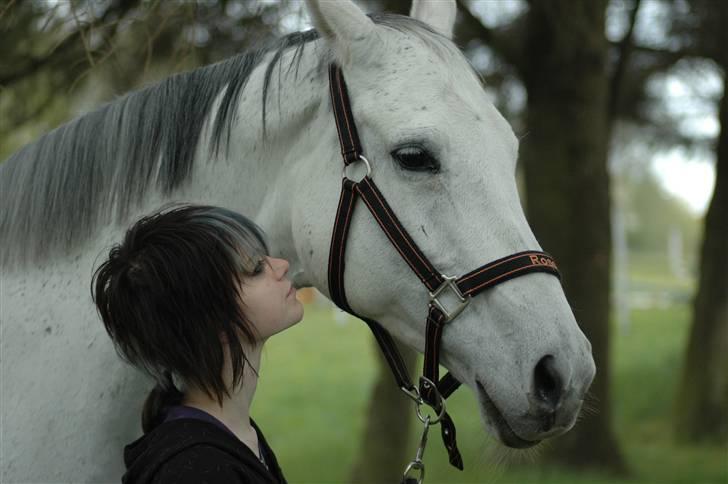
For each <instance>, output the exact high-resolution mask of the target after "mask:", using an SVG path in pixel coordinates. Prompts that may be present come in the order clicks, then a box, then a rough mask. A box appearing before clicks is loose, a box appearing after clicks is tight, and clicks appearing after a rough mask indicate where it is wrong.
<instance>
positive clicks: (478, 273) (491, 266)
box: [458, 254, 526, 284]
mask: <svg viewBox="0 0 728 484" xmlns="http://www.w3.org/2000/svg"><path fill="white" fill-rule="evenodd" d="M524 255H526V254H520V255H514V256H513V257H509V258H508V259H505V260H502V261H500V262H499V263H497V264H493V265H489V266H487V267H484V268H482V269H481V270H479V271H478V272H475V273H473V274H471V275H469V276H468V277H464V278H463V279H460V280H459V281H458V284H459V283H461V282H465V281H467V280H468V279H472V278H473V277H475V276H477V275H480V274H482V273H483V272H486V271H489V270H491V269H493V268H494V267H498V266H500V265H503V264H505V263H506V262H510V261H512V260H514V259H518V258H520V257H523V256H524Z"/></svg>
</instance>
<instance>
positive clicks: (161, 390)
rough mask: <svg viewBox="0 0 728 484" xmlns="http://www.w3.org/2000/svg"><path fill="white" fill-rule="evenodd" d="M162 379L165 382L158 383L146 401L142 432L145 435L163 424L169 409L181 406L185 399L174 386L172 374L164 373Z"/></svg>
mask: <svg viewBox="0 0 728 484" xmlns="http://www.w3.org/2000/svg"><path fill="white" fill-rule="evenodd" d="M162 378H163V382H161V383H157V385H156V386H155V387H154V388H153V389H152V391H151V392H149V395H148V396H147V399H146V400H145V401H144V408H143V409H142V430H143V431H144V433H145V434H146V433H148V432H151V431H152V430H154V428H156V427H157V426H158V425H159V424H161V423H162V421H163V420H164V417H165V414H166V408H167V407H171V406H172V405H179V404H180V403H181V402H182V398H183V397H184V394H183V393H182V392H181V391H179V390H178V389H177V388H176V387H175V386H174V381H173V380H172V374H171V373H170V372H169V371H165V372H163V373H162Z"/></svg>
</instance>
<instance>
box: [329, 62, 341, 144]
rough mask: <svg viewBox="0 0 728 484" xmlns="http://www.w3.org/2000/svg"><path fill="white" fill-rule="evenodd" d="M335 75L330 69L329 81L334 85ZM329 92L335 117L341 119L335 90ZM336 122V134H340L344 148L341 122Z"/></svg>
mask: <svg viewBox="0 0 728 484" xmlns="http://www.w3.org/2000/svg"><path fill="white" fill-rule="evenodd" d="M333 76H334V73H333V72H332V71H331V70H329V83H330V84H331V85H334V79H333ZM329 94H330V95H331V107H332V108H333V110H334V117H335V118H336V119H337V120H339V119H340V118H339V115H338V114H337V111H336V106H337V105H338V104H337V102H336V98H335V97H334V91H329ZM335 124H336V134H337V135H338V137H339V146H341V147H342V150H343V147H344V138H343V137H342V135H341V123H340V122H337V123H335ZM341 154H342V155H343V154H344V152H343V151H342V152H341Z"/></svg>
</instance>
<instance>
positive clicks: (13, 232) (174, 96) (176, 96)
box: [0, 14, 452, 266]
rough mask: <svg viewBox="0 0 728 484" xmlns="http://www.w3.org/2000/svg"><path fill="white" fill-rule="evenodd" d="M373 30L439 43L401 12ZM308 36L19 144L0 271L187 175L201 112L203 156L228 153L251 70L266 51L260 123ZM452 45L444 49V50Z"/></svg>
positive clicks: (8, 175) (130, 97) (5, 180)
mask: <svg viewBox="0 0 728 484" xmlns="http://www.w3.org/2000/svg"><path fill="white" fill-rule="evenodd" d="M372 19H373V20H374V21H375V22H376V23H378V24H381V25H384V26H387V27H390V28H393V29H396V30H399V31H403V32H407V33H414V34H415V35H417V36H418V37H420V38H421V39H423V40H424V41H425V42H427V43H428V44H429V45H432V46H433V47H436V48H437V50H438V51H440V52H442V50H443V46H444V45H445V43H444V42H443V40H444V38H441V37H440V36H439V35H438V34H436V33H435V32H433V31H432V30H431V29H430V28H429V27H428V26H426V25H425V24H423V23H421V22H419V21H417V20H414V19H411V18H409V17H403V16H399V15H391V14H381V15H372ZM316 38H318V33H317V32H316V31H315V30H309V31H306V32H296V33H292V34H289V35H287V36H285V37H282V38H281V39H278V40H277V41H276V42H275V43H273V44H272V45H270V46H268V47H266V48H263V49H258V50H252V51H249V52H246V53H243V54H240V55H238V56H235V57H232V58H230V59H227V60H225V61H222V62H219V63H217V64H213V65H209V66H205V67H202V68H199V69H196V70H193V71H190V72H185V73H181V74H176V75H173V76H171V77H169V78H167V79H165V80H164V81H162V82H160V83H158V84H156V85H153V86H150V87H147V88H144V89H141V90H138V91H134V92H131V93H129V94H127V95H125V96H123V97H121V98H120V99H117V100H115V101H112V102H110V103H108V104H106V105H104V106H102V107H100V108H98V109H96V110H95V111H93V112H90V113H88V114H85V115H83V116H81V117H79V118H76V119H74V120H73V121H70V122H68V123H66V124H64V125H62V126H60V127H58V128H56V129H54V130H53V131H51V132H49V133H47V134H46V135H44V136H42V137H41V138H40V139H38V140H37V141H35V142H33V143H31V144H29V145H26V146H25V147H23V148H22V149H21V150H20V151H18V152H16V153H15V154H13V155H12V156H11V157H10V158H9V159H8V160H6V161H5V162H4V163H2V164H1V165H0V207H2V208H1V209H0V247H2V253H1V254H0V266H6V265H9V264H21V265H22V264H23V263H24V262H28V261H37V260H42V259H44V258H46V257H48V256H49V255H51V254H52V252H53V251H54V250H56V249H69V248H71V247H73V246H75V245H77V244H79V243H80V242H82V241H84V240H87V239H88V238H89V237H90V236H91V235H92V234H93V232H94V231H95V230H96V228H97V226H98V225H99V224H108V223H109V222H111V221H112V220H120V219H122V218H123V217H124V216H125V215H126V214H127V213H128V211H129V210H130V209H131V208H132V207H134V206H136V205H137V204H138V203H140V202H141V200H142V198H143V196H144V195H145V194H146V193H147V192H148V190H149V189H150V187H151V186H152V185H153V182H155V183H156V188H157V189H159V190H160V191H161V192H162V193H165V194H169V193H171V192H173V191H174V190H175V189H176V188H178V187H179V186H180V185H181V184H182V183H183V182H184V181H185V180H186V179H187V178H188V176H189V174H190V173H191V170H192V163H193V160H194V156H195V151H196V148H197V144H198V141H199V138H200V133H201V131H202V128H203V125H204V123H205V120H206V116H207V113H209V112H210V109H211V107H212V103H213V101H214V100H215V98H216V97H217V96H218V95H219V94H220V93H221V92H223V90H224V95H223V97H222V100H221V103H220V108H219V110H218V112H217V115H216V117H215V119H214V121H213V120H211V123H212V124H211V127H212V138H211V143H210V150H211V151H213V152H217V150H219V149H220V148H221V147H225V148H226V147H227V142H228V138H229V136H230V130H231V127H232V125H233V122H234V117H235V106H237V101H238V99H239V97H240V94H241V93H242V91H243V89H244V88H245V85H246V83H247V81H248V79H249V77H250V74H251V73H252V71H253V70H254V69H255V67H257V66H258V65H259V64H260V63H261V62H262V60H263V58H264V57H265V56H266V55H267V54H269V53H271V52H272V53H273V56H272V58H271V60H270V61H269V63H268V65H267V68H266V72H265V79H264V83H263V91H262V102H263V126H265V115H266V98H267V95H268V89H269V86H270V80H271V77H272V73H273V69H274V67H275V66H276V64H278V65H280V60H281V58H282V54H283V52H284V51H285V50H287V49H289V48H295V49H296V51H295V54H294V56H292V60H291V65H290V66H289V69H290V68H291V67H292V66H293V65H294V64H295V66H296V67H297V66H298V63H299V62H300V59H301V57H302V54H303V49H304V47H305V45H306V44H307V43H309V42H311V41H313V40H315V39H316ZM450 49H452V47H450Z"/></svg>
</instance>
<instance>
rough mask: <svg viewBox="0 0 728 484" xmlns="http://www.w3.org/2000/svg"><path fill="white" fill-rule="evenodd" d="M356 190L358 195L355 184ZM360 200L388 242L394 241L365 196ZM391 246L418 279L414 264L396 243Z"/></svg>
mask: <svg viewBox="0 0 728 484" xmlns="http://www.w3.org/2000/svg"><path fill="white" fill-rule="evenodd" d="M365 179H366V178H365ZM357 189H358V190H359V191H360V194H361V189H360V188H359V187H358V184H357ZM361 199H362V200H364V203H366V204H367V207H369V211H370V212H371V214H372V215H373V216H374V218H376V219H377V221H378V222H379V226H380V227H381V228H382V230H383V231H384V233H385V234H387V236H388V237H389V240H390V241H393V239H394V236H393V235H392V234H391V233H390V232H389V231H388V230H387V229H386V226H385V225H384V222H382V219H380V218H379V216H378V215H377V212H376V211H375V210H374V207H372V205H371V204H370V203H369V201H368V200H367V198H366V197H365V196H363V195H362V197H361ZM392 245H393V246H394V248H395V249H396V250H397V252H399V255H401V256H402V258H403V259H404V260H405V262H407V265H409V266H410V268H411V269H412V270H413V271H414V272H415V274H417V275H418V277H419V273H418V272H417V269H416V268H415V266H414V264H413V263H412V261H410V260H409V259H408V258H407V256H406V255H405V253H404V252H402V251H401V250H400V249H399V247H398V246H397V244H396V243H394V242H392Z"/></svg>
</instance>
